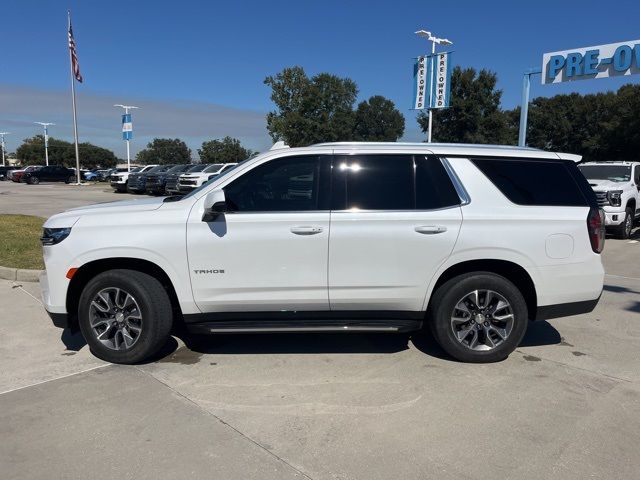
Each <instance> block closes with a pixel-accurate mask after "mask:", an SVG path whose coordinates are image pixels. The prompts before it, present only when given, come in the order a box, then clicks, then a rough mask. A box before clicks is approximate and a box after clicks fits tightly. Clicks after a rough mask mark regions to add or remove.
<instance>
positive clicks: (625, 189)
mask: <svg viewBox="0 0 640 480" xmlns="http://www.w3.org/2000/svg"><path fill="white" fill-rule="evenodd" d="M578 168H580V171H581V172H582V173H583V175H584V176H585V177H586V178H587V180H588V181H589V185H591V186H592V187H593V190H594V192H596V197H597V199H598V205H600V207H602V209H603V210H604V213H605V216H606V220H605V224H606V226H607V227H609V228H611V229H612V230H613V231H614V232H615V233H616V234H617V236H618V237H619V238H629V236H630V235H631V231H632V230H633V224H634V222H636V221H637V220H638V219H640V162H588V163H583V164H581V165H580V166H579V167H578Z"/></svg>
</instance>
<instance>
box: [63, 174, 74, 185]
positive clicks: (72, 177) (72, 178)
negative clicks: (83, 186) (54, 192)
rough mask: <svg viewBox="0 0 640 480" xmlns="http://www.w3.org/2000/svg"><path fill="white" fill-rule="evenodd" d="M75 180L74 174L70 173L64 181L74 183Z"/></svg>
mask: <svg viewBox="0 0 640 480" xmlns="http://www.w3.org/2000/svg"><path fill="white" fill-rule="evenodd" d="M75 181H76V177H75V175H72V176H71V177H69V178H67V179H66V180H65V181H64V183H66V184H69V183H74V182H75Z"/></svg>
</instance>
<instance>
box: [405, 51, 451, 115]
mask: <svg viewBox="0 0 640 480" xmlns="http://www.w3.org/2000/svg"><path fill="white" fill-rule="evenodd" d="M450 97H451V52H444V53H436V54H434V55H424V56H421V57H418V58H416V61H415V63H414V65H413V109H414V110H425V109H431V108H446V107H448V106H449V100H450Z"/></svg>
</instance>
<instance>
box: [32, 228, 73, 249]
mask: <svg viewBox="0 0 640 480" xmlns="http://www.w3.org/2000/svg"><path fill="white" fill-rule="evenodd" d="M70 233H71V227H69V228H45V229H44V232H43V234H42V238H40V241H41V242H42V245H45V246H47V245H56V244H58V243H60V242H61V241H63V240H64V239H65V238H67V237H68V236H69V234H70Z"/></svg>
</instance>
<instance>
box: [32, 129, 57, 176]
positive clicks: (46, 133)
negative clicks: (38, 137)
mask: <svg viewBox="0 0 640 480" xmlns="http://www.w3.org/2000/svg"><path fill="white" fill-rule="evenodd" d="M33 123H35V124H36V125H42V127H43V128H44V160H45V163H46V165H47V167H48V166H49V130H48V129H47V127H48V126H49V125H55V123H46V122H33Z"/></svg>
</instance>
